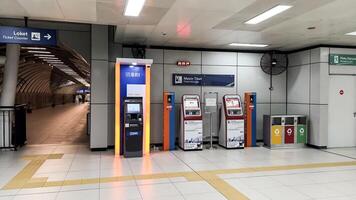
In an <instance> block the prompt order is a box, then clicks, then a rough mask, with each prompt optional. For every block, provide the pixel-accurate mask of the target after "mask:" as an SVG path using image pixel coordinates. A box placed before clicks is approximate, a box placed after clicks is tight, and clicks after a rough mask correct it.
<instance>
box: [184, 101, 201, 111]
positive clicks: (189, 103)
mask: <svg viewBox="0 0 356 200" xmlns="http://www.w3.org/2000/svg"><path fill="white" fill-rule="evenodd" d="M184 106H185V108H186V109H192V108H193V109H198V108H199V105H198V101H197V100H196V99H185V103H184Z"/></svg>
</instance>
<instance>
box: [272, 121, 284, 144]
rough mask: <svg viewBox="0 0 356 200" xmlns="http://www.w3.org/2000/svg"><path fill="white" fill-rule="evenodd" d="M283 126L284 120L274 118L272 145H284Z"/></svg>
mask: <svg viewBox="0 0 356 200" xmlns="http://www.w3.org/2000/svg"><path fill="white" fill-rule="evenodd" d="M282 124H284V120H283V118H281V117H273V118H272V134H271V144H282V134H283V129H282Z"/></svg>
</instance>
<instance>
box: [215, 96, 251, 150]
mask: <svg viewBox="0 0 356 200" xmlns="http://www.w3.org/2000/svg"><path fill="white" fill-rule="evenodd" d="M222 106H223V107H222V109H221V125H220V132H219V145H221V146H223V147H225V148H227V149H233V148H244V146H245V135H244V113H243V111H242V103H241V99H240V96H239V95H225V96H224V97H223V105H222Z"/></svg>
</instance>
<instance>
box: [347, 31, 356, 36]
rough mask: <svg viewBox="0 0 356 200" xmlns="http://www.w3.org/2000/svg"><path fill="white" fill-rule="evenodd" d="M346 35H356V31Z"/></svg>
mask: <svg viewBox="0 0 356 200" xmlns="http://www.w3.org/2000/svg"><path fill="white" fill-rule="evenodd" d="M345 35H356V31H354V32H351V33H346V34H345Z"/></svg>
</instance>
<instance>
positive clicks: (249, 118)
mask: <svg viewBox="0 0 356 200" xmlns="http://www.w3.org/2000/svg"><path fill="white" fill-rule="evenodd" d="M256 116H257V109H256V92H246V93H245V147H255V146H256V132H257V131H256Z"/></svg>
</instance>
